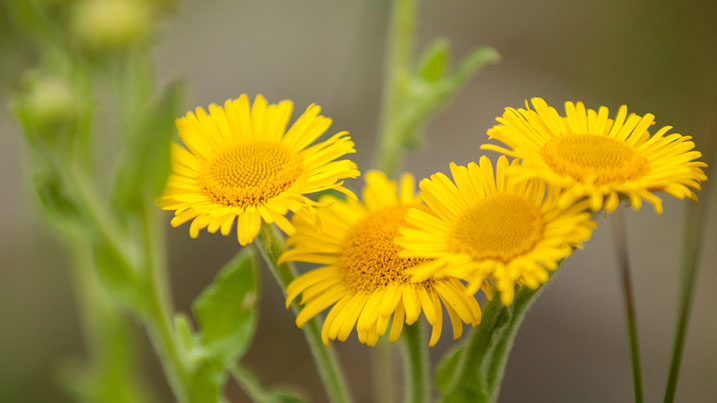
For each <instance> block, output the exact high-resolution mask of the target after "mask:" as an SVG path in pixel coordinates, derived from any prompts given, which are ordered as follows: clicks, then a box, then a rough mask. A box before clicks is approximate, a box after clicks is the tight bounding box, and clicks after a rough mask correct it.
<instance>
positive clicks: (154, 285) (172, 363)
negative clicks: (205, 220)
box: [141, 205, 216, 402]
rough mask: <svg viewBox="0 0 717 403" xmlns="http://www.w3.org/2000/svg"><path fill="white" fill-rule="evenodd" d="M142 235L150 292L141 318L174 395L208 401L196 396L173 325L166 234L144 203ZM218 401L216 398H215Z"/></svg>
mask: <svg viewBox="0 0 717 403" xmlns="http://www.w3.org/2000/svg"><path fill="white" fill-rule="evenodd" d="M141 219H142V235H143V237H144V239H143V242H144V247H145V248H144V251H145V253H146V254H147V256H146V262H145V264H146V267H145V268H146V270H144V271H143V273H144V274H145V278H144V281H145V287H146V289H145V291H146V292H147V307H146V312H145V314H144V315H142V320H143V322H144V324H145V326H146V327H147V330H148V333H149V336H150V339H151V341H152V344H153V345H154V348H155V350H156V351H157V353H158V354H159V357H160V361H161V362H162V366H163V367H164V371H165V374H166V376H167V379H168V381H169V384H170V386H171V387H172V390H173V391H174V394H175V397H176V398H177V401H179V402H209V401H212V400H206V399H207V397H200V396H193V394H192V388H191V386H190V384H191V382H190V374H189V370H188V368H187V363H186V362H185V360H184V358H183V357H182V351H181V349H180V347H179V342H178V340H177V338H176V335H175V332H174V328H173V326H172V317H173V314H172V312H173V309H172V303H171V298H170V295H169V282H168V279H167V272H166V263H165V261H164V258H163V250H164V249H163V236H162V234H161V232H160V231H158V230H157V229H158V225H157V224H158V223H157V218H156V215H155V214H154V209H153V208H152V206H151V205H148V206H145V208H144V211H143V214H142V217H141ZM213 400H214V401H215V400H216V397H214V399H213Z"/></svg>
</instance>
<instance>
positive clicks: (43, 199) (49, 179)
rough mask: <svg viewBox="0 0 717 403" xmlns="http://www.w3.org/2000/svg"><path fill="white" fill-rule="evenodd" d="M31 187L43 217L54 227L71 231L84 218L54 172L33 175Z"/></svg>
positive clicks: (40, 172)
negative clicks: (43, 213)
mask: <svg viewBox="0 0 717 403" xmlns="http://www.w3.org/2000/svg"><path fill="white" fill-rule="evenodd" d="M32 187H33V189H34V190H35V194H37V198H38V200H39V202H40V205H41V206H42V209H43V211H44V212H45V215H46V216H47V218H48V220H49V221H50V222H51V223H52V224H53V225H55V227H57V228H58V229H61V230H73V229H75V228H76V227H77V225H78V224H80V223H81V222H82V220H83V218H84V217H83V216H82V214H81V212H80V210H79V209H78V208H77V205H76V204H75V201H74V200H73V199H72V197H71V196H70V195H68V194H67V192H66V189H65V187H64V186H62V184H61V183H60V180H59V178H58V177H57V175H56V174H55V173H54V172H51V171H49V170H41V171H38V172H36V173H35V174H33V176H32Z"/></svg>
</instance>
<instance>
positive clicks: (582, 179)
mask: <svg viewBox="0 0 717 403" xmlns="http://www.w3.org/2000/svg"><path fill="white" fill-rule="evenodd" d="M532 104H533V108H535V110H531V109H530V108H529V106H528V104H527V102H526V109H518V110H516V109H513V108H507V109H506V112H505V114H503V117H502V118H498V119H497V120H498V122H500V124H499V125H496V126H495V127H493V128H491V129H490V130H488V136H489V137H490V138H494V139H497V140H499V141H501V142H503V143H505V144H506V145H507V146H508V147H510V148H511V149H506V148H503V147H500V146H497V145H493V144H486V145H483V146H482V148H483V149H485V150H494V151H498V152H501V153H504V154H506V155H510V156H513V157H516V158H519V159H520V160H522V163H521V165H520V166H519V167H518V168H517V169H516V172H515V173H514V174H515V177H516V180H518V181H520V180H526V179H530V178H542V179H544V180H545V181H547V182H548V183H550V184H554V185H557V186H560V187H563V188H566V189H567V192H566V193H565V197H564V199H563V200H562V201H561V205H563V206H567V205H569V204H570V203H572V202H573V201H574V200H577V199H580V198H583V197H587V198H589V199H590V207H591V208H592V210H594V211H597V210H600V209H601V208H602V207H603V206H604V208H605V211H606V212H611V211H613V210H615V208H617V206H618V204H619V202H620V200H619V198H620V196H621V195H622V196H626V197H627V198H628V199H629V200H630V204H631V205H632V206H633V207H634V208H635V209H639V208H640V206H641V205H642V199H645V200H647V201H648V202H650V203H652V204H653V205H654V207H655V210H656V211H657V213H658V214H661V213H662V201H661V200H660V198H658V197H657V196H655V194H654V193H653V192H656V191H662V192H665V193H667V194H670V195H672V196H674V197H676V198H678V199H682V198H685V197H689V198H691V199H696V196H695V194H694V193H692V191H691V190H690V188H693V189H700V184H699V182H700V181H704V180H707V177H706V176H705V174H704V173H703V172H702V169H701V168H703V167H706V166H707V165H706V164H705V163H703V162H699V161H695V160H696V159H697V158H699V157H700V156H701V154H700V153H699V152H697V151H691V150H692V149H693V148H694V143H693V142H692V141H689V140H690V139H691V137H690V136H682V135H680V134H674V133H673V134H669V135H668V134H667V133H668V132H669V131H670V129H671V127H670V126H665V127H663V128H662V129H660V130H658V131H657V132H656V133H655V134H654V135H652V136H651V135H650V133H649V131H648V128H649V127H650V126H652V125H653V124H654V121H653V119H654V115H652V114H650V113H648V114H647V115H645V116H643V117H640V116H638V115H636V114H634V113H633V114H630V115H629V116H628V114H627V107H626V106H622V107H620V109H619V110H618V113H617V116H616V117H615V120H612V119H609V118H608V110H607V108H605V107H600V108H599V109H598V111H597V112H596V111H594V110H592V109H585V106H584V105H583V104H582V102H578V103H577V104H573V103H572V102H566V103H565V115H566V117H562V116H560V115H559V114H558V112H557V111H556V110H555V109H554V108H551V107H549V106H548V105H547V104H546V103H545V101H543V100H542V99H541V98H533V99H532Z"/></svg>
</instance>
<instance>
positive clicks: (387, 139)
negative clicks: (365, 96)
mask: <svg viewBox="0 0 717 403" xmlns="http://www.w3.org/2000/svg"><path fill="white" fill-rule="evenodd" d="M416 6H417V1H416V0H394V2H393V8H392V10H391V21H390V25H389V39H388V46H387V51H386V65H385V70H384V77H385V80H386V81H385V83H384V91H385V92H384V98H383V106H382V112H381V131H380V136H379V139H378V146H377V149H376V153H375V155H376V158H375V161H374V164H373V165H374V166H376V167H378V169H380V170H382V171H383V172H384V173H386V175H387V176H389V177H392V176H395V175H396V173H397V170H398V168H399V167H400V166H401V162H402V161H403V153H404V148H405V147H404V138H405V133H404V132H403V131H404V128H403V127H402V124H401V120H400V119H401V106H402V104H403V102H404V98H405V97H406V91H407V86H408V79H409V75H410V71H411V59H412V57H413V46H414V34H415V20H416V8H417V7H416Z"/></svg>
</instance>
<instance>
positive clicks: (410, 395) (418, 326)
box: [401, 320, 432, 403]
mask: <svg viewBox="0 0 717 403" xmlns="http://www.w3.org/2000/svg"><path fill="white" fill-rule="evenodd" d="M403 332H404V333H403V336H402V337H401V338H402V339H403V374H404V378H405V379H404V396H403V401H404V402H406V403H425V402H430V401H431V385H432V382H431V379H430V378H429V374H430V372H431V370H430V367H431V360H430V357H429V356H428V349H427V347H426V346H427V345H428V342H427V341H426V333H425V332H426V330H425V325H424V323H423V321H422V320H419V321H417V322H416V323H414V324H413V325H410V326H406V327H405V328H404V331H403Z"/></svg>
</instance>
